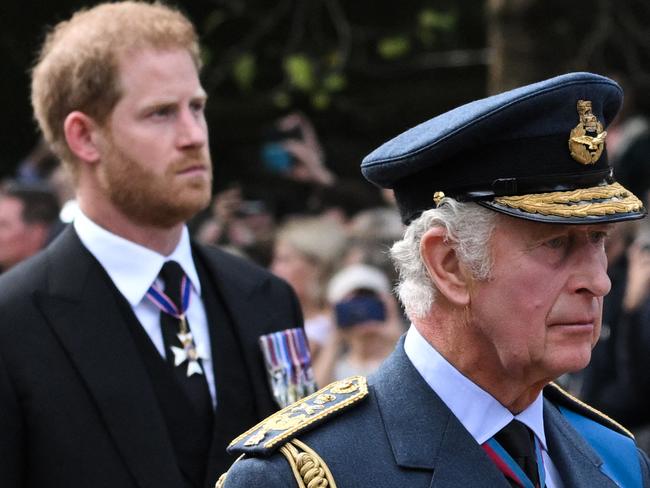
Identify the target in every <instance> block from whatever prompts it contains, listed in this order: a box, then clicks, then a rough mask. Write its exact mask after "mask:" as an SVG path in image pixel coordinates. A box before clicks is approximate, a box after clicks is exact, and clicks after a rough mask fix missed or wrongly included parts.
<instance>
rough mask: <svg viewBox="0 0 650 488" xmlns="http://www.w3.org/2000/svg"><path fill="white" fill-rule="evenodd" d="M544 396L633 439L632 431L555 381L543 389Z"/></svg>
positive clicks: (559, 405)
mask: <svg viewBox="0 0 650 488" xmlns="http://www.w3.org/2000/svg"><path fill="white" fill-rule="evenodd" d="M544 396H545V397H546V398H547V399H549V400H550V401H551V402H552V403H553V404H555V405H556V406H558V407H563V408H565V409H567V410H570V411H572V412H575V413H577V414H578V415H581V416H583V417H586V418H588V419H590V420H593V421H594V422H597V423H598V424H600V425H602V426H604V427H606V428H608V429H611V430H613V431H614V432H617V433H619V434H621V435H623V436H625V437H628V438H630V439H633V438H634V436H633V435H632V433H631V432H630V431H629V430H627V429H626V428H625V427H623V426H622V425H621V424H619V423H618V422H616V421H615V420H614V419H612V418H610V417H608V416H607V415H605V414H604V413H603V412H601V411H599V410H597V409H595V408H594V407H592V406H590V405H588V404H586V403H585V402H583V401H582V400H580V399H578V398H576V397H574V396H573V395H571V394H570V393H568V392H567V391H565V390H564V389H563V388H562V387H560V386H559V385H558V384H557V383H551V384H549V385H548V386H547V387H546V388H545V389H544Z"/></svg>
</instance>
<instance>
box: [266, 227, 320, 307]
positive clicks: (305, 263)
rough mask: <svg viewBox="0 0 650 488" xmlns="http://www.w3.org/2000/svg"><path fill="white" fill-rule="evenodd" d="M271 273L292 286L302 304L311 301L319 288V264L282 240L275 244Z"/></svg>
mask: <svg viewBox="0 0 650 488" xmlns="http://www.w3.org/2000/svg"><path fill="white" fill-rule="evenodd" d="M271 271H272V272H273V273H274V274H275V275H276V276H279V277H280V278H283V279H284V280H286V281H287V282H288V283H289V284H290V285H291V287H292V288H293V289H294V291H295V292H296V295H298V298H299V299H300V301H301V302H303V303H304V301H305V300H310V298H311V297H312V296H313V295H314V294H315V291H314V289H315V288H316V287H317V286H318V285H317V284H318V266H317V264H316V263H315V262H314V260H313V259H310V258H309V257H307V256H305V255H304V254H303V253H301V252H299V251H298V250H296V249H295V248H294V247H293V246H292V245H291V244H289V243H288V242H286V241H284V240H282V239H278V241H277V242H276V243H275V248H274V250H273V262H272V263H271Z"/></svg>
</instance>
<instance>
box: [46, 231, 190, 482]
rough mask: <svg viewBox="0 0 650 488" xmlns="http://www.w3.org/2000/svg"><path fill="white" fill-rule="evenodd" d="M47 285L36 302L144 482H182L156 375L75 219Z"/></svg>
mask: <svg viewBox="0 0 650 488" xmlns="http://www.w3.org/2000/svg"><path fill="white" fill-rule="evenodd" d="M47 253H48V266H49V269H48V272H49V274H48V276H49V284H48V292H47V293H44V294H42V295H40V296H38V297H37V305H38V306H39V307H40V309H41V311H42V312H43V315H44V316H45V317H46V318H47V321H48V322H49V324H50V325H51V327H52V329H53V331H54V333H55V334H56V335H57V336H58V338H59V340H60V342H61V345H62V347H63V348H64V349H65V350H66V351H67V353H68V355H69V357H70V360H71V362H72V363H73V364H74V365H75V366H76V368H77V370H78V371H79V375H80V376H81V378H82V380H83V382H84V383H85V384H86V387H87V389H88V391H89V393H90V395H91V396H92V397H93V399H94V400H95V402H96V404H97V408H98V409H99V411H100V414H101V417H102V419H103V421H104V422H105V423H106V427H107V430H108V431H109V433H110V435H111V436H112V438H113V440H114V442H115V444H116V446H117V449H118V450H119V452H120V453H121V455H122V456H123V458H124V461H125V464H126V465H127V466H128V469H129V470H130V472H131V473H132V475H133V476H134V478H135V479H136V480H137V483H138V486H140V487H142V488H154V487H155V488H161V487H169V488H177V487H179V486H183V481H182V479H181V475H180V472H179V471H178V469H177V467H176V466H177V463H176V459H175V458H174V454H173V450H172V446H171V444H170V441H169V438H168V436H167V435H166V428H165V424H164V420H163V418H162V415H161V412H160V410H159V407H158V405H157V402H156V399H155V395H154V392H153V389H152V387H151V382H150V379H149V377H148V375H147V372H146V370H145V369H144V366H143V363H142V361H141V360H140V358H139V356H138V353H137V350H136V348H135V345H134V343H133V340H132V338H131V336H130V333H129V331H128V329H127V327H126V324H125V323H124V320H123V317H122V316H121V315H120V312H119V308H118V306H117V303H115V302H114V298H113V293H112V290H111V289H110V288H109V286H110V284H109V283H110V282H109V281H108V280H109V278H108V277H107V276H106V274H105V272H104V270H103V269H102V268H101V266H100V265H99V264H98V263H97V261H96V260H95V259H94V258H93V257H92V255H90V253H89V252H88V251H87V250H86V249H85V248H84V247H83V245H82V244H81V242H80V241H79V238H78V237H77V235H76V233H75V232H74V230H73V229H72V228H71V227H70V228H69V229H67V230H66V231H65V232H64V234H63V235H62V236H61V237H60V238H59V239H58V240H57V241H56V242H55V243H54V244H53V245H52V246H51V247H50V248H48V251H47Z"/></svg>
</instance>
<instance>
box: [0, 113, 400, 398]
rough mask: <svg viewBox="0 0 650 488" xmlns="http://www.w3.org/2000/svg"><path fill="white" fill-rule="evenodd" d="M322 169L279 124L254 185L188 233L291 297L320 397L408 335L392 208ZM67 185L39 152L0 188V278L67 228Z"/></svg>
mask: <svg viewBox="0 0 650 488" xmlns="http://www.w3.org/2000/svg"><path fill="white" fill-rule="evenodd" d="M325 161H326V159H325V154H324V151H323V148H322V146H321V143H320V140H319V138H318V137H317V135H316V132H315V130H314V127H313V125H312V123H311V122H310V120H309V119H308V118H307V117H305V116H304V115H303V114H300V113H290V114H288V115H286V116H283V117H281V118H279V119H278V120H276V121H274V122H273V123H272V124H270V126H269V128H268V129H267V130H266V131H265V133H264V134H263V135H262V137H261V142H260V150H259V161H257V162H255V164H257V165H258V166H259V167H258V168H257V169H256V171H258V174H259V178H257V179H256V181H251V182H243V183H236V184H232V185H231V186H228V187H226V188H225V189H223V190H220V191H219V190H218V191H217V192H216V193H215V195H214V197H213V201H212V203H211V205H210V207H209V208H208V209H206V211H205V212H203V213H202V214H201V215H198V216H197V217H196V218H195V220H194V221H191V222H190V223H189V227H190V231H191V233H192V235H193V237H194V239H196V240H197V241H199V242H201V243H204V244H211V245H215V246H219V247H221V248H223V249H225V250H227V251H229V252H232V253H234V254H236V255H239V256H242V257H245V258H247V259H250V260H251V261H253V262H255V263H257V264H259V265H260V266H262V267H265V268H268V269H270V270H271V271H272V272H273V273H274V274H276V275H278V276H280V277H282V278H283V279H285V280H286V281H287V282H288V283H289V284H290V285H291V286H292V287H293V289H294V291H295V293H296V295H297V296H298V299H299V301H300V305H301V308H302V313H303V316H304V319H305V331H306V334H307V337H308V339H309V343H310V348H311V353H312V361H313V366H314V374H315V377H316V379H317V382H318V384H321V385H324V384H327V383H329V382H331V381H333V380H336V379H342V378H345V377H347V376H350V375H353V374H364V375H366V374H369V373H371V372H372V371H373V370H374V368H375V367H377V366H378V365H379V363H380V362H381V361H382V360H383V359H384V358H385V357H386V356H387V355H388V354H389V353H390V352H391V351H392V349H393V348H394V345H395V342H396V340H397V338H398V337H399V336H400V335H401V334H402V333H403V332H404V331H405V330H406V325H407V324H406V323H405V319H404V316H403V314H402V312H401V310H400V308H399V305H398V303H397V301H396V299H395V297H394V296H393V294H392V292H391V288H392V284H393V283H394V282H395V279H396V276H395V271H394V268H393V266H392V264H391V262H390V259H389V256H388V250H389V248H390V245H391V244H392V242H394V241H395V240H397V239H399V238H400V237H401V234H402V230H403V226H402V223H401V221H400V217H399V214H398V211H397V209H396V207H395V205H394V202H393V201H392V199H391V198H390V195H389V194H384V193H381V192H380V191H379V190H378V189H374V188H372V187H370V186H369V185H367V184H366V183H361V182H359V181H346V180H345V179H343V178H341V177H339V176H337V175H335V174H334V173H333V172H332V171H331V170H330V169H329V168H328V167H327V165H326V162H325ZM216 164H220V162H217V163H216ZM221 164H226V163H225V162H221ZM68 178H69V177H68V175H67V172H66V171H65V170H64V169H63V168H62V166H60V165H59V164H58V162H57V161H56V159H55V158H54V157H53V156H52V153H51V152H49V151H48V149H47V147H46V146H45V144H44V143H42V142H41V143H39V144H38V145H37V147H36V148H34V150H33V151H32V152H31V153H30V154H29V155H28V156H27V157H26V158H25V159H24V160H23V161H22V162H21V163H20V165H19V166H18V169H17V171H16V174H15V175H14V177H12V178H11V179H7V180H5V181H4V182H2V184H1V186H0V270H6V269H8V268H10V267H12V266H13V265H15V264H17V263H18V262H20V261H22V260H23V259H26V258H28V257H30V256H31V255H33V254H35V253H36V252H38V251H39V250H40V249H42V248H44V247H45V246H47V244H48V243H49V242H51V241H52V240H53V239H54V238H55V237H56V235H57V234H58V233H59V232H60V231H61V229H62V228H63V227H64V226H65V225H66V224H67V223H69V222H71V221H72V220H73V219H74V215H75V208H76V206H75V201H74V192H73V190H72V188H73V185H72V182H71V181H70V180H69V179H68ZM216 183H217V185H218V184H219V182H216Z"/></svg>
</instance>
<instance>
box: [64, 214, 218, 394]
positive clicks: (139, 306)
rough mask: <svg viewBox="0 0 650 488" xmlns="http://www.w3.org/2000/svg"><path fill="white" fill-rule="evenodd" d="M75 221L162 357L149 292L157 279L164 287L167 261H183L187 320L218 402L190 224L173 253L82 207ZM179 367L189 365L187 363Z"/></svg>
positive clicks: (157, 315) (157, 320)
mask: <svg viewBox="0 0 650 488" xmlns="http://www.w3.org/2000/svg"><path fill="white" fill-rule="evenodd" d="M73 225H74V229H75V231H76V232H77V234H78V235H79V239H81V242H82V243H83V245H84V246H85V247H86V248H87V249H88V250H89V251H90V253H91V254H92V255H93V256H95V258H96V259H97V261H99V262H100V264H101V265H102V266H103V267H104V269H105V270H106V272H107V273H108V276H109V277H110V278H111V280H112V281H113V284H114V285H115V286H116V287H117V289H118V290H119V291H120V293H121V294H122V295H123V296H124V298H126V300H127V301H128V302H129V304H130V305H131V308H132V309H133V312H134V313H135V316H136V317H137V318H138V320H139V321H140V324H141V325H142V327H143V328H144V330H145V331H146V332H147V335H148V336H149V338H150V339H151V342H153V344H154V346H156V349H157V350H158V352H159V353H160V355H161V356H162V357H165V346H164V344H163V337H162V331H161V329H160V309H159V308H157V307H156V306H155V305H154V304H153V303H152V302H151V301H150V300H149V299H148V298H147V297H146V294H147V291H148V290H149V287H150V286H151V285H152V284H153V283H156V284H157V286H158V287H160V288H161V289H162V287H163V284H162V282H161V280H160V279H159V278H158V274H159V273H160V270H161V268H162V266H163V264H164V263H165V262H166V261H176V262H178V264H180V265H181V267H182V268H183V271H184V272H185V274H186V275H187V277H188V279H189V280H190V282H191V284H192V287H191V291H190V302H189V306H188V308H187V312H186V316H187V321H188V323H189V324H190V328H191V330H192V336H193V337H194V343H195V345H196V348H197V350H198V351H199V352H200V353H201V357H202V363H203V370H204V372H205V379H206V380H207V382H208V388H209V390H210V396H211V397H212V404H213V406H216V398H217V397H216V390H215V384H214V372H213V369H212V349H211V348H210V333H209V331H208V319H207V315H206V313H205V308H204V306H203V302H202V301H201V283H200V282H199V275H198V273H197V272H196V266H194V260H193V259H192V249H191V247H190V237H189V232H188V230H187V227H184V228H183V232H182V235H181V240H180V242H179V243H178V245H177V246H176V249H174V250H173V251H172V253H171V254H170V255H169V256H163V255H162V254H158V253H157V252H155V251H152V250H151V249H148V248H146V247H143V246H141V245H139V244H136V243H134V242H131V241H129V240H127V239H124V238H122V237H120V236H118V235H115V234H113V233H112V232H109V231H107V230H106V229H104V228H103V227H100V226H99V225H97V224H96V223H95V222H93V221H92V220H90V219H89V218H88V217H87V216H86V215H84V213H83V212H81V210H79V211H78V213H77V214H76V216H75V220H74V223H73ZM178 367H186V364H183V365H181V366H178Z"/></svg>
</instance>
